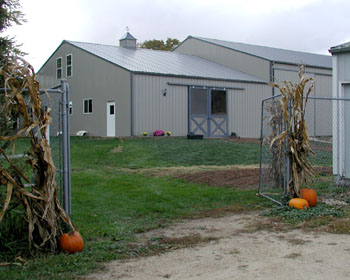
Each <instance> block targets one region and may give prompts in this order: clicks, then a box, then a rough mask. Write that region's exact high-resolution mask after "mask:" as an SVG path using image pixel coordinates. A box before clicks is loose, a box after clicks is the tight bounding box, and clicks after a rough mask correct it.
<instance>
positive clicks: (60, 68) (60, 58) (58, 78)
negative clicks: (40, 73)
mask: <svg viewBox="0 0 350 280" xmlns="http://www.w3.org/2000/svg"><path fill="white" fill-rule="evenodd" d="M58 60H61V67H58V65H57V64H58ZM62 63H63V59H62V56H60V57H57V58H56V79H57V80H61V79H62V77H63V75H62ZM58 70H61V77H58Z"/></svg>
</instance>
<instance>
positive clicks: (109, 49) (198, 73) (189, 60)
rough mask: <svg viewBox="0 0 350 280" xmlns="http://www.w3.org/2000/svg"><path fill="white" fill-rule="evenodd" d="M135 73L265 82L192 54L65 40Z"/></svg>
mask: <svg viewBox="0 0 350 280" xmlns="http://www.w3.org/2000/svg"><path fill="white" fill-rule="evenodd" d="M65 42H66V43H69V44H71V45H73V46H76V47H78V48H80V49H82V50H84V51H87V52H89V53H91V54H93V55H95V56H98V57H100V58H102V59H104V60H106V61H109V62H111V63H114V64H116V65H118V66H120V67H122V68H124V69H127V70H129V71H132V72H136V73H147V74H159V75H171V76H185V77H191V78H207V79H217V80H233V81H249V82H256V83H266V81H264V80H262V79H259V78H257V77H254V76H251V75H248V74H245V73H242V72H239V71H236V70H233V69H231V68H228V67H225V66H222V65H219V64H216V63H214V62H211V61H208V60H205V59H203V58H199V57H196V56H192V55H186V54H179V53H175V52H168V51H154V50H148V49H128V48H122V47H117V46H110V45H100V44H93V43H82V42H75V41H64V42H63V43H65Z"/></svg>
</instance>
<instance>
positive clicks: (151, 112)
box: [38, 33, 331, 138]
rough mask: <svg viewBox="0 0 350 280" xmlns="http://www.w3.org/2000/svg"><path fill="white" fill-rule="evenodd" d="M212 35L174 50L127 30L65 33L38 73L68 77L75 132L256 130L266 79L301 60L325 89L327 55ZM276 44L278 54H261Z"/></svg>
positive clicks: (42, 77) (267, 90)
mask: <svg viewBox="0 0 350 280" xmlns="http://www.w3.org/2000/svg"><path fill="white" fill-rule="evenodd" d="M209 40H212V39H202V38H201V39H199V38H194V37H189V38H187V39H186V40H185V41H184V42H183V43H182V44H181V45H179V46H178V47H177V48H176V49H175V50H174V51H173V52H165V51H153V50H146V49H139V48H136V39H135V38H134V37H133V36H132V35H131V34H130V33H127V34H126V35H125V36H124V37H123V38H122V39H121V40H120V46H119V47H117V46H108V45H100V44H91V43H82V42H73V41H63V42H62V43H61V45H60V46H59V47H58V48H57V49H56V51H55V52H54V53H53V54H52V55H51V57H50V58H49V59H48V60H47V61H46V63H45V64H44V65H43V67H42V68H41V69H40V70H39V72H38V77H39V81H40V82H41V83H42V84H43V86H45V87H52V86H53V85H55V84H57V83H59V81H60V79H62V78H66V79H67V80H68V82H69V84H70V87H71V100H70V112H71V134H73V135H74V134H76V133H77V132H78V131H87V134H88V135H92V136H133V135H141V134H142V133H143V132H144V131H146V132H148V133H152V132H153V131H155V130H157V129H162V130H164V131H167V130H170V131H171V132H172V135H174V136H184V135H186V134H188V133H195V134H202V135H204V136H205V137H224V136H228V135H230V134H232V133H234V134H236V135H239V136H241V137H253V138H258V137H259V136H260V110H261V109H260V106H261V100H262V99H264V98H266V97H269V96H271V95H272V94H274V93H273V89H272V87H271V86H269V85H268V83H269V82H271V81H277V80H279V79H281V80H285V79H287V80H290V79H294V77H296V75H297V73H296V71H297V70H296V69H297V68H298V63H299V62H300V63H304V64H306V65H307V71H308V72H310V74H312V75H314V76H315V78H316V82H317V85H319V90H317V91H316V93H315V94H325V95H327V94H330V88H331V57H330V56H322V55H314V54H307V53H300V52H293V51H286V50H279V49H272V48H266V47H261V48H263V49H264V52H265V53H264V54H265V57H262V55H259V54H257V53H253V51H252V49H249V48H248V49H247V50H246V51H243V50H235V49H234V48H233V47H229V46H224V45H223V43H222V42H224V41H220V42H221V43H220V44H219V43H218V41H217V40H213V41H209ZM229 43H230V44H231V43H232V42H229ZM232 44H234V43H232ZM243 45H244V44H243ZM247 46H248V45H245V47H247ZM254 47H255V49H257V50H258V49H259V48H260V47H259V46H254ZM276 52H277V53H278V56H279V57H280V59H275V58H274V57H267V56H266V53H269V54H270V55H271V56H273V55H274V54H275V53H276ZM282 54H283V55H284V56H283V55H282ZM287 54H288V58H291V57H294V60H293V62H291V61H289V60H287V59H286V58H285V56H287ZM282 57H283V58H284V60H282ZM317 88H318V86H317ZM314 107H315V110H319V109H320V108H318V107H317V105H316V104H315V106H314ZM312 125H314V127H315V128H314V131H315V132H314V133H315V134H318V133H321V132H322V133H323V134H327V133H328V134H329V133H331V132H328V131H324V130H323V131H321V130H320V128H319V127H318V126H321V125H322V122H319V123H316V124H312ZM310 126H311V124H310ZM319 131H321V132H319Z"/></svg>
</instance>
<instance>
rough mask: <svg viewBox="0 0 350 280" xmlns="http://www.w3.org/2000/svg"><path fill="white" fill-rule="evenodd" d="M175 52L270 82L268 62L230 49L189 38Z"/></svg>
mask: <svg viewBox="0 0 350 280" xmlns="http://www.w3.org/2000/svg"><path fill="white" fill-rule="evenodd" d="M175 52H179V53H183V54H190V55H195V56H199V57H202V58H205V59H208V60H210V61H213V62H215V63H218V64H221V65H224V66H226V67H229V68H232V69H235V70H238V71H241V72H244V73H247V74H249V75H253V76H255V77H258V78H260V79H263V80H265V81H269V80H270V62H269V61H268V60H265V59H261V58H258V57H255V56H252V55H248V54H245V53H242V52H238V51H235V50H232V49H227V48H225V47H221V46H217V45H213V44H210V43H207V42H203V41H200V40H197V39H194V38H189V39H187V40H186V41H184V42H183V43H182V44H181V45H180V46H179V47H177V48H176V49H175Z"/></svg>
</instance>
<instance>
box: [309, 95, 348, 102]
mask: <svg viewBox="0 0 350 280" xmlns="http://www.w3.org/2000/svg"><path fill="white" fill-rule="evenodd" d="M304 98H306V97H305V96H304ZM308 99H315V100H317V99H318V100H332V101H350V99H349V98H338V97H317V96H309V97H308Z"/></svg>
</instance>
